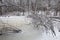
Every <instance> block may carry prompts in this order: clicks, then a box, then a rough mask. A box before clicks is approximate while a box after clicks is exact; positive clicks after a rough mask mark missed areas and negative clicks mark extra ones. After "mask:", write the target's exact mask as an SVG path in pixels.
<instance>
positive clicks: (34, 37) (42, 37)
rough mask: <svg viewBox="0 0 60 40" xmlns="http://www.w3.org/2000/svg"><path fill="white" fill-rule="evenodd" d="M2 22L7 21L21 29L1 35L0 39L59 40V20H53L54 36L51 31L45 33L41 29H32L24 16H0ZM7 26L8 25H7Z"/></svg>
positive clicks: (29, 20)
mask: <svg viewBox="0 0 60 40" xmlns="http://www.w3.org/2000/svg"><path fill="white" fill-rule="evenodd" d="M1 20H2V21H3V22H4V23H8V24H10V25H13V26H14V27H17V28H19V29H21V30H22V33H16V34H11V35H2V36H0V40H60V33H59V32H58V28H60V27H59V24H60V23H59V22H53V23H54V26H55V32H56V36H54V35H52V33H51V31H49V33H47V34H46V32H42V29H41V30H35V29H33V25H32V24H30V23H31V19H30V18H26V17H25V16H10V17H0V25H1ZM7 26H8V25H7Z"/></svg>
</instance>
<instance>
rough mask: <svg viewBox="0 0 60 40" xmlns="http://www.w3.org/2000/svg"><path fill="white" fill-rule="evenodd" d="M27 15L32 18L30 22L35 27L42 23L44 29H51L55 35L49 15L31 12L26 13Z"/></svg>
mask: <svg viewBox="0 0 60 40" xmlns="http://www.w3.org/2000/svg"><path fill="white" fill-rule="evenodd" d="M28 17H30V18H32V24H33V25H34V27H35V28H38V29H39V25H42V26H44V27H45V29H46V31H48V30H51V31H52V33H54V35H56V34H55V31H54V26H53V23H52V20H51V19H50V18H49V17H47V16H45V15H39V14H33V13H32V15H28Z"/></svg>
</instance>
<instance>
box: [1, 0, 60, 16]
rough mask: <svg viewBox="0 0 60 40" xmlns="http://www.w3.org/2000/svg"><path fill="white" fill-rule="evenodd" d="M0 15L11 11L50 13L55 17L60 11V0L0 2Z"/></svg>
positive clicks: (12, 0)
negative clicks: (52, 11) (52, 12)
mask: <svg viewBox="0 0 60 40" xmlns="http://www.w3.org/2000/svg"><path fill="white" fill-rule="evenodd" d="M0 3H1V4H0V15H2V13H3V14H4V13H6V12H13V11H20V12H25V11H28V12H29V11H34V12H36V11H44V12H45V11H51V10H54V12H55V13H54V15H55V16H57V14H58V12H59V11H60V0H0Z"/></svg>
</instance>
